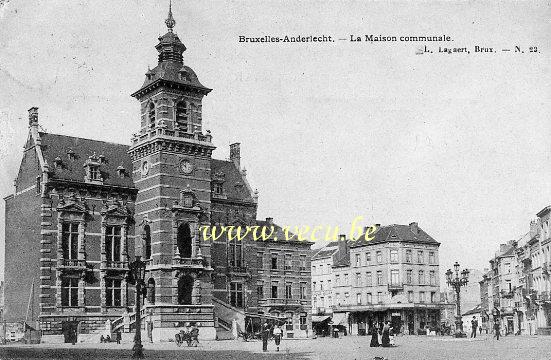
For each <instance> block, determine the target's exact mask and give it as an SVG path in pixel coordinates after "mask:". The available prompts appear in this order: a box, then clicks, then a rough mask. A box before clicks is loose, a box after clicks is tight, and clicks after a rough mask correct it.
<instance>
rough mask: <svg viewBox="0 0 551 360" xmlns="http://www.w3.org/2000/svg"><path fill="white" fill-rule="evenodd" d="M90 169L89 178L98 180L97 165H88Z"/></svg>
mask: <svg viewBox="0 0 551 360" xmlns="http://www.w3.org/2000/svg"><path fill="white" fill-rule="evenodd" d="M89 169H90V180H92V181H98V180H99V179H100V172H99V166H93V165H90V166H89Z"/></svg>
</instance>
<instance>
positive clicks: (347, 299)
mask: <svg viewBox="0 0 551 360" xmlns="http://www.w3.org/2000/svg"><path fill="white" fill-rule="evenodd" d="M344 303H345V304H350V294H349V293H347V292H345V293H344Z"/></svg>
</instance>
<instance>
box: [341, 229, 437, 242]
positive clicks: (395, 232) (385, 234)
mask: <svg viewBox="0 0 551 360" xmlns="http://www.w3.org/2000/svg"><path fill="white" fill-rule="evenodd" d="M369 236H370V237H372V238H373V240H370V241H366V240H365V234H363V235H362V236H360V238H359V239H358V240H355V241H354V240H353V241H351V242H350V247H358V246H369V245H375V244H381V243H386V242H406V243H417V244H428V245H436V246H439V245H440V243H439V242H437V241H436V240H434V239H433V238H432V236H430V235H429V234H427V233H426V232H425V231H424V230H423V229H421V228H420V227H417V233H414V232H413V231H412V228H411V226H409V225H396V224H393V225H385V226H381V227H379V228H377V230H376V231H375V233H373V234H370V235H369Z"/></svg>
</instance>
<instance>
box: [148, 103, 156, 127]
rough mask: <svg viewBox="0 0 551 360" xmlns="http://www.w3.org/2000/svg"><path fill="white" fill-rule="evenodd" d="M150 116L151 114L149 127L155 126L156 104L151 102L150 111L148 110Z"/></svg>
mask: <svg viewBox="0 0 551 360" xmlns="http://www.w3.org/2000/svg"><path fill="white" fill-rule="evenodd" d="M148 116H149V127H152V128H153V127H155V104H154V103H149V111H148Z"/></svg>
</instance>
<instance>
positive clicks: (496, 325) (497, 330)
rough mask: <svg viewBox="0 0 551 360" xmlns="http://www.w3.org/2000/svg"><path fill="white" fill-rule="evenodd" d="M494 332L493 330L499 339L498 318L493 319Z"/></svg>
mask: <svg viewBox="0 0 551 360" xmlns="http://www.w3.org/2000/svg"><path fill="white" fill-rule="evenodd" d="M494 332H495V336H496V338H497V339H498V340H499V319H496V320H495V321H494Z"/></svg>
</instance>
